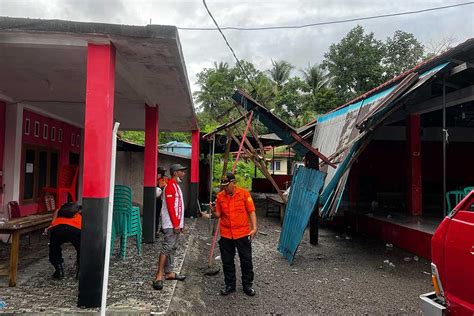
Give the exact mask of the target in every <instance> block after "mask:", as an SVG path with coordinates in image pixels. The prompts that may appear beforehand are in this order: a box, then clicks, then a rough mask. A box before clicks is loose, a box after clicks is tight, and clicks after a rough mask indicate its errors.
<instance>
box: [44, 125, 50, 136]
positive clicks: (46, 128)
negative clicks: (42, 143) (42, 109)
mask: <svg viewBox="0 0 474 316" xmlns="http://www.w3.org/2000/svg"><path fill="white" fill-rule="evenodd" d="M48 129H49V127H48V124H44V125H43V139H48Z"/></svg>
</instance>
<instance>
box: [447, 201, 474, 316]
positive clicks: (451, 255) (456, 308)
mask: <svg viewBox="0 0 474 316" xmlns="http://www.w3.org/2000/svg"><path fill="white" fill-rule="evenodd" d="M461 204H462V206H461V207H460V210H459V211H458V212H457V213H456V214H455V215H454V217H453V218H452V219H451V223H450V225H449V228H448V232H447V234H446V239H445V263H446V269H445V271H444V273H445V274H446V278H445V284H444V286H445V292H446V300H447V302H448V306H449V309H450V311H451V312H453V313H462V314H464V313H470V314H472V313H474V194H472V193H471V194H470V197H469V199H466V200H463V201H462V202H461Z"/></svg>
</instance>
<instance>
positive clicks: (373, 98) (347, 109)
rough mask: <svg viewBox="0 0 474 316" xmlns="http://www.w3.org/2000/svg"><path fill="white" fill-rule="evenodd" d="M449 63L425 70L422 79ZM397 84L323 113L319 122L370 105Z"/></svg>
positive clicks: (318, 119)
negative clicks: (335, 109)
mask: <svg viewBox="0 0 474 316" xmlns="http://www.w3.org/2000/svg"><path fill="white" fill-rule="evenodd" d="M448 64H449V63H442V64H440V65H438V66H436V67H433V68H431V69H430V70H427V71H425V72H424V73H422V74H421V75H420V77H419V78H420V79H421V78H423V77H425V76H427V75H430V74H432V73H434V72H437V71H439V70H441V69H443V68H444V67H445V66H446V65H448ZM397 86H398V84H397V85H394V86H393V87H390V88H388V89H384V90H382V91H380V92H378V93H376V94H374V95H372V96H370V97H369V98H367V99H364V100H365V102H363V101H364V100H362V101H359V102H356V103H353V104H350V105H348V106H346V107H344V108H342V109H339V110H337V111H334V112H331V113H328V114H326V115H322V116H320V117H318V118H317V122H318V123H319V124H320V123H322V122H325V121H328V120H332V119H333V118H335V117H338V116H340V115H343V114H345V113H347V112H350V111H353V110H356V109H358V108H360V107H362V105H364V106H366V105H368V104H371V103H372V102H375V101H377V100H379V99H381V98H383V97H385V96H386V95H388V94H389V93H391V92H392V91H393V90H394V89H395V88H396V87H397Z"/></svg>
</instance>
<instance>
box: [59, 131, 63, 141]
mask: <svg viewBox="0 0 474 316" xmlns="http://www.w3.org/2000/svg"><path fill="white" fill-rule="evenodd" d="M58 141H59V142H60V143H62V142H63V129H62V128H60V129H59V130H58Z"/></svg>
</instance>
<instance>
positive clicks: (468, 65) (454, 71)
mask: <svg viewBox="0 0 474 316" xmlns="http://www.w3.org/2000/svg"><path fill="white" fill-rule="evenodd" d="M470 68H474V64H472V63H469V62H465V63H462V64H460V65H458V66H456V67H453V69H451V71H450V72H449V74H448V77H451V76H454V75H456V74H458V73H460V72H463V71H465V70H467V69H470Z"/></svg>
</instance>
